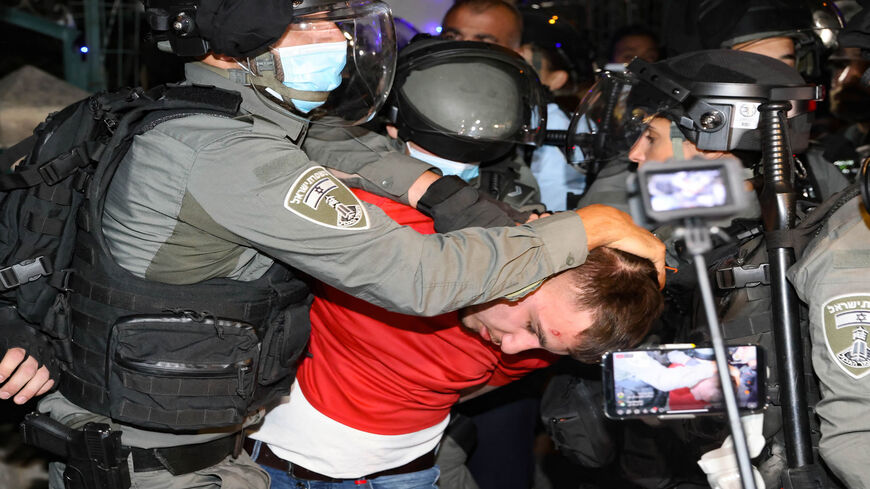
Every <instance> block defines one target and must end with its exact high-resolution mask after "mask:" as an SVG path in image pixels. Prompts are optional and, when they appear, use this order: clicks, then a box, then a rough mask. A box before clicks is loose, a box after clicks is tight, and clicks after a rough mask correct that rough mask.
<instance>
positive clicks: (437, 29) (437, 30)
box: [435, 25, 441, 34]
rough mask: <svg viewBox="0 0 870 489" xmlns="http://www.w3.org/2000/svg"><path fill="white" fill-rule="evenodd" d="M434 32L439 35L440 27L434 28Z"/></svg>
mask: <svg viewBox="0 0 870 489" xmlns="http://www.w3.org/2000/svg"><path fill="white" fill-rule="evenodd" d="M435 32H437V33H438V34H441V26H440V25H439V26H438V27H436V28H435Z"/></svg>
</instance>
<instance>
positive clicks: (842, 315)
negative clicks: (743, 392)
mask: <svg viewBox="0 0 870 489" xmlns="http://www.w3.org/2000/svg"><path fill="white" fill-rule="evenodd" d="M840 41H841V42H842V43H843V44H845V45H848V46H852V47H855V48H856V49H857V50H859V53H860V54H861V55H862V56H865V57H866V56H868V53H870V10H867V9H864V10H863V11H862V12H861V13H859V14H858V15H856V16H855V17H854V18H852V19H851V20H850V21H849V23H848V24H847V25H846V29H844V31H843V33H842V34H841V36H840ZM865 59H866V58H865ZM859 76H864V77H865V80H866V78H867V77H868V75H867V73H866V68H865V73H863V74H861V75H859ZM867 164H868V163H867V162H866V161H865V163H864V169H863V172H862V179H861V182H860V183H861V185H862V186H864V188H863V189H862V191H863V192H864V199H860V198H858V194H859V192H858V189H857V188H849V189H846V190H844V191H843V192H841V194H839V195H836V196H834V197H831V198H830V199H828V200H827V201H825V202H824V203H823V204H822V205H820V206H819V207H818V208H817V209H816V211H814V213H813V214H812V215H810V216H809V217H808V218H807V219H805V220H804V222H805V223H806V225H805V226H803V227H805V228H806V229H807V230H808V231H811V232H810V233H807V234H808V235H809V236H811V237H814V239H813V240H812V241H811V242H810V243H809V244H808V246H807V248H806V250H805V251H804V252H803V254H802V256H801V257H800V259H799V260H798V261H797V262H796V263H795V264H794V265H793V266H792V267H791V269H789V279H790V280H791V282H792V284H794V286H795V289H796V290H797V293H798V296H799V297H800V298H801V300H803V301H804V302H806V303H807V304H808V306H809V323H810V324H809V329H810V340H811V342H812V364H813V370H814V372H815V374H816V376H818V379H819V385H820V390H821V400H820V401H819V403H818V405H817V406H816V413H818V416H819V419H820V421H821V432H822V438H821V440H820V442H819V454H820V455H821V457H822V459H823V460H824V461H825V463H827V465H828V467H830V468H831V470H832V471H833V472H834V474H835V475H836V476H837V477H839V479H840V480H841V481H842V482H843V483H844V484H845V485H846V486H847V487H850V488H867V487H870V474H868V472H867V470H866V467H865V465H864V463H863V457H862V454H865V453H867V450H868V449H870V422H868V421H867V419H866V416H865V413H866V412H867V406H868V404H870V394H868V392H870V377H868V376H867V374H868V373H870V356H868V350H867V331H868V327H867V326H865V325H864V323H865V321H867V317H868V314H867V311H868V309H870V307H868V306H870V302H868V300H870V287H868V286H870V283H868V281H867V261H866V257H867V256H868V243H870V227H868V226H867V222H868V221H867V218H868V215H867V195H870V194H868V192H867V187H866V182H867V180H866V178H865V177H866V174H867V173H866V172H867ZM862 200H863V203H862ZM862 204H863V205H862Z"/></svg>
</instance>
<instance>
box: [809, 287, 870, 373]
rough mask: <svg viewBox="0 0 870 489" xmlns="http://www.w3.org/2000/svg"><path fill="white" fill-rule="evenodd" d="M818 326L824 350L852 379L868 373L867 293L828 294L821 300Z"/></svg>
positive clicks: (869, 327) (869, 329) (869, 306)
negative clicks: (826, 299)
mask: <svg viewBox="0 0 870 489" xmlns="http://www.w3.org/2000/svg"><path fill="white" fill-rule="evenodd" d="M821 312H822V327H823V328H824V333H825V344H826V345H827V346H828V353H829V354H830V355H831V357H832V358H833V360H834V361H835V362H836V363H837V365H838V366H839V367H840V368H841V369H842V370H843V371H844V372H846V374H848V375H849V376H850V377H852V378H853V379H860V378H861V377H864V376H865V375H867V374H870V351H868V348H867V336H868V332H870V293H868V294H849V295H841V296H837V297H832V298H830V299H828V301H827V302H825V303H824V304H822V311H821Z"/></svg>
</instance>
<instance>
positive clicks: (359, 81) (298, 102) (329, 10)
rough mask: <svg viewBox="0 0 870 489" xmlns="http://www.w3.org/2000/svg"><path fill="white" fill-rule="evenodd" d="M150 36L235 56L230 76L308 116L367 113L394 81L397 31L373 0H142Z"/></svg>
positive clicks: (327, 119)
mask: <svg viewBox="0 0 870 489" xmlns="http://www.w3.org/2000/svg"><path fill="white" fill-rule="evenodd" d="M145 3H146V8H147V9H148V17H149V24H150V25H151V26H152V37H153V39H154V40H155V41H158V43H159V44H161V43H162V45H163V47H164V48H166V47H168V48H170V49H172V50H174V51H175V52H176V53H177V54H180V55H204V54H207V53H209V52H210V53H212V54H214V55H217V56H225V57H229V58H234V60H235V62H236V64H237V65H238V69H229V70H228V71H229V77H230V79H231V80H232V81H234V82H236V83H240V84H243V85H248V86H250V87H251V88H252V89H253V90H254V92H255V93H256V94H257V95H258V96H259V97H261V99H263V100H264V101H265V102H267V103H269V104H270V105H273V106H278V107H281V108H282V109H284V110H286V111H288V112H289V113H290V114H292V115H294V116H296V117H298V118H302V119H305V120H308V121H312V122H314V121H316V122H321V123H324V124H331V125H354V124H359V123H363V122H366V121H368V120H370V119H371V118H372V117H373V116H374V114H375V113H376V112H377V111H378V109H379V108H380V107H381V106H382V105H383V103H384V101H386V98H387V95H388V93H389V89H390V86H391V85H392V81H393V74H394V71H395V60H396V37H395V28H394V24H393V20H392V14H391V12H390V9H389V7H388V6H387V5H386V4H385V3H383V2H381V1H378V0H351V1H342V2H337V1H335V0H268V1H264V2H262V3H260V2H258V4H257V6H256V8H251V5H250V2H245V1H244V0H221V1H218V0H146V2H145Z"/></svg>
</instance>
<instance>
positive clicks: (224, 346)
mask: <svg viewBox="0 0 870 489" xmlns="http://www.w3.org/2000/svg"><path fill="white" fill-rule="evenodd" d="M259 350H260V348H259V340H258V338H257V335H256V332H255V331H254V328H253V327H252V326H250V325H248V324H245V323H242V322H239V321H233V320H227V319H220V318H215V317H204V316H201V315H198V314H195V313H189V312H188V313H183V314H180V315H175V314H166V315H137V316H127V317H123V318H120V319H119V320H118V321H117V322H116V323H115V325H114V326H113V327H112V333H111V339H110V342H109V350H108V362H107V365H108V368H107V377H108V378H107V379H106V384H107V385H108V386H109V389H108V391H109V409H110V413H111V414H110V415H111V417H112V418H113V419H115V420H118V421H121V422H127V423H131V424H135V425H136V426H141V427H144V428H153V429H162V430H174V431H177V430H196V429H200V428H215V427H221V426H232V425H236V424H240V423H241V422H242V421H243V420H244V418H245V415H246V414H247V412H248V406H249V404H250V402H251V400H252V398H253V392H254V387H255V383H256V382H255V379H256V372H257V363H258V358H259V355H260V351H259Z"/></svg>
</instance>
